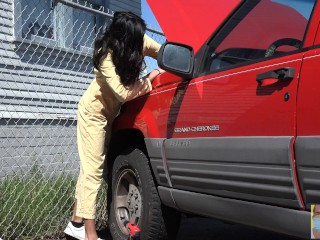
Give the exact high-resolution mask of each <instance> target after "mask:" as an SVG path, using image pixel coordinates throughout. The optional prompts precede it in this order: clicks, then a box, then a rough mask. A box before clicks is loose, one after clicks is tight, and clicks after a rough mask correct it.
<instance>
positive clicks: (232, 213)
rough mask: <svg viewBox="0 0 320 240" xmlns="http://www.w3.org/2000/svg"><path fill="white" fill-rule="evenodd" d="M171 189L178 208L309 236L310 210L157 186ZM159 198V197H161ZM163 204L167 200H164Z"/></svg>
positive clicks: (163, 191) (161, 191)
mask: <svg viewBox="0 0 320 240" xmlns="http://www.w3.org/2000/svg"><path fill="white" fill-rule="evenodd" d="M158 191H159V194H160V198H161V196H165V195H166V196H167V195H169V193H170V192H171V194H172V196H173V198H174V201H175V203H176V205H177V208H178V210H180V211H183V212H188V213H193V214H198V215H201V216H207V217H213V218H217V219H221V220H226V221H231V222H236V223H241V224H246V225H249V226H254V227H258V228H262V229H266V230H270V231H275V232H279V233H284V234H288V235H292V236H296V237H302V238H310V217H311V216H310V212H307V211H300V210H294V209H289V208H282V207H276V206H270V205H265V204H259V203H252V202H247V201H242V200H235V199H228V198H222V197H215V196H210V195H205V194H200V193H193V192H188V191H182V190H177V189H169V188H165V187H158ZM161 199H162V198H161ZM164 203H165V204H166V203H167V201H166V202H164Z"/></svg>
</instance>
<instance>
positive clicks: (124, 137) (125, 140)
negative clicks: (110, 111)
mask: <svg viewBox="0 0 320 240" xmlns="http://www.w3.org/2000/svg"><path fill="white" fill-rule="evenodd" d="M128 148H138V149H140V150H141V151H142V152H143V153H144V154H145V155H146V156H147V158H149V156H148V151H147V147H146V144H145V141H144V135H143V133H142V132H141V131H140V130H139V129H134V128H131V129H121V130H118V131H116V132H113V133H112V137H111V140H110V144H109V149H108V154H107V164H106V169H105V171H106V172H107V173H109V172H111V169H112V167H113V163H114V161H115V159H116V157H117V156H118V155H119V154H120V153H121V152H122V151H123V150H125V149H128Z"/></svg>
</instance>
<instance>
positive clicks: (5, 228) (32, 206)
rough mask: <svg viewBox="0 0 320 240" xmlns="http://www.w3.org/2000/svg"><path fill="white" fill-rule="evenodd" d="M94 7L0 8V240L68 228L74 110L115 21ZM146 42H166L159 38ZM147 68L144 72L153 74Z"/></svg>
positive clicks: (42, 3) (50, 3)
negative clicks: (101, 38) (99, 40)
mask: <svg viewBox="0 0 320 240" xmlns="http://www.w3.org/2000/svg"><path fill="white" fill-rule="evenodd" d="M99 2H100V1H98V0H94V1H92V0H91V1H90V2H89V1H86V0H73V1H71V0H14V1H12V0H0V153H1V154H0V238H2V239H3V240H10V239H36V238H37V237H38V239H49V237H48V238H46V237H45V236H52V235H54V234H58V233H59V232H60V233H61V231H62V230H63V228H64V227H65V226H66V224H67V222H68V221H69V218H70V216H71V213H72V207H73V201H74V188H75V183H76V180H77V174H78V169H79V159H78V152H77V146H76V111H77V103H78V100H79V98H80V96H81V95H82V93H83V92H84V91H85V89H86V88H87V86H88V84H89V83H90V82H91V81H92V79H93V77H94V76H93V67H92V63H91V61H92V51H93V49H92V46H93V42H94V39H95V38H96V36H97V35H98V34H99V33H101V32H102V31H103V30H104V28H105V27H106V26H107V25H108V23H109V22H110V20H111V19H112V14H113V12H112V11H111V10H108V9H104V7H103V6H101V5H99V4H98V3H99ZM147 34H148V35H149V36H151V37H152V38H153V39H155V40H156V41H157V42H159V43H163V42H164V41H165V37H164V36H163V34H162V33H161V32H157V31H154V30H151V29H148V31H147ZM146 63H147V69H148V71H150V70H151V69H153V68H155V67H156V61H154V60H151V59H150V58H147V59H146ZM105 188H106V186H104V187H103V188H102V189H105ZM105 198H106V193H105V190H104V191H101V193H100V194H99V200H98V202H99V207H98V209H99V210H98V221H100V220H101V221H103V220H104V219H105V217H106V215H105V203H106V199H105ZM50 239H52V238H50Z"/></svg>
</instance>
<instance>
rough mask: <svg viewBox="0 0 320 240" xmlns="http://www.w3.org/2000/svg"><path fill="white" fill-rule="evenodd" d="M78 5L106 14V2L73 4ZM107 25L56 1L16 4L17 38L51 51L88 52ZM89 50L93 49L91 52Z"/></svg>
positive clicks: (84, 0) (94, 0)
mask: <svg viewBox="0 0 320 240" xmlns="http://www.w3.org/2000/svg"><path fill="white" fill-rule="evenodd" d="M70 2H73V3H75V4H78V5H81V6H84V7H87V8H92V9H96V10H103V4H104V1H103V0H72V1H70ZM102 25H103V19H102V18H101V17H99V16H97V15H95V14H93V13H90V12H87V11H84V10H82V9H77V8H73V7H69V6H66V5H64V4H61V3H59V2H57V1H55V0H29V1H25V0H16V1H15V38H16V39H17V40H24V41H31V42H32V43H36V44H44V45H46V46H50V47H61V48H72V49H76V50H79V51H88V50H90V49H91V48H92V46H93V42H94V39H95V37H96V35H97V33H98V31H99V29H100V28H101V26H102ZM88 48H89V49H88Z"/></svg>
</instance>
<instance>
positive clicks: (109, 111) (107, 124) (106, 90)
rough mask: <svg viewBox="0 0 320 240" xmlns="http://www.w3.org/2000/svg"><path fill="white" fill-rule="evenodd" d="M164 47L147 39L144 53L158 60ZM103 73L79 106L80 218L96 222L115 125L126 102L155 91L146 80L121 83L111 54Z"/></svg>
mask: <svg viewBox="0 0 320 240" xmlns="http://www.w3.org/2000/svg"><path fill="white" fill-rule="evenodd" d="M159 49H160V45H159V44H158V43H157V42H155V41H154V40H153V39H151V38H150V37H148V36H147V35H145V36H144V46H143V53H144V55H145V56H150V57H153V58H156V57H157V55H158V52H159ZM100 69H101V70H100V71H98V70H97V69H94V72H95V75H96V77H95V79H94V80H93V81H92V82H91V84H90V86H89V88H88V89H87V90H86V92H85V93H84V95H83V96H82V97H81V99H80V102H79V105H78V122H77V142H78V151H79V156H80V174H79V178H78V182H77V186H76V193H75V198H76V199H77V212H76V215H77V216H78V217H82V218H85V219H95V213H96V198H97V193H98V190H99V187H100V185H101V181H102V172H103V166H104V160H105V157H106V154H107V150H108V145H109V141H110V137H111V126H112V122H113V120H114V119H115V117H116V116H117V115H118V113H119V111H120V107H121V105H122V103H123V102H126V101H129V100H132V99H134V98H136V97H138V96H141V95H144V94H146V93H148V92H150V91H151V89H152V86H151V82H150V80H149V79H148V78H147V77H145V78H143V79H140V80H139V81H137V82H136V83H135V84H134V85H132V86H130V87H126V86H124V85H122V84H121V81H120V77H119V76H118V75H117V74H116V71H115V66H114V64H113V62H112V59H111V54H110V53H108V54H107V56H106V58H105V59H104V60H103V62H102V63H101V67H100Z"/></svg>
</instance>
